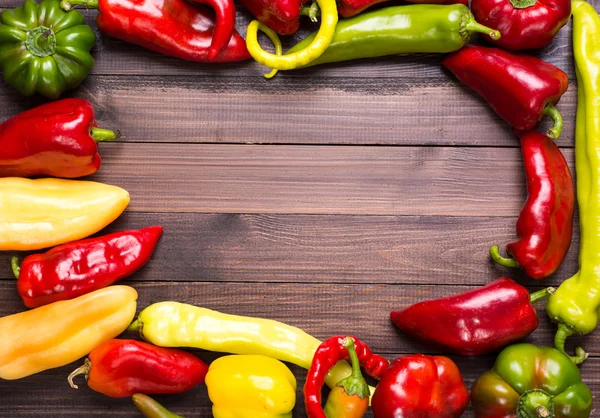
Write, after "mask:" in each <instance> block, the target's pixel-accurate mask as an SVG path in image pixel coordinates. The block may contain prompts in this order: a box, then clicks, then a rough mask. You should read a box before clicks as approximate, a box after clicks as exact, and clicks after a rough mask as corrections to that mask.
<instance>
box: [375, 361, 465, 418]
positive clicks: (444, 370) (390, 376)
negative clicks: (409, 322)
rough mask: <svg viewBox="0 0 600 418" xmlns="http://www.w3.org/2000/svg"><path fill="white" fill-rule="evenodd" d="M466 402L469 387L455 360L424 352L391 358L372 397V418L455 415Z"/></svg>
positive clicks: (438, 417) (441, 417)
mask: <svg viewBox="0 0 600 418" xmlns="http://www.w3.org/2000/svg"><path fill="white" fill-rule="evenodd" d="M468 405H469V391H468V390H467V387H466V386H465V383H464V382H463V379H462V376H461V374H460V371H459V370H458V367H456V364H454V362H453V361H452V360H450V359H449V358H447V357H441V356H435V357H433V356H425V355H423V354H415V355H411V356H405V357H400V358H398V359H396V360H394V361H393V362H392V363H391V364H390V365H389V367H388V368H387V369H386V370H385V371H384V372H383V374H382V376H381V379H380V380H379V383H378V384H377V387H376V388H375V393H374V394H373V399H372V400H371V406H372V408H373V416H374V417H375V418H399V417H402V418H422V417H435V418H458V417H460V416H462V414H463V413H464V411H465V410H466V409H467V406H468Z"/></svg>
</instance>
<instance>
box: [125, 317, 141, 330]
mask: <svg viewBox="0 0 600 418" xmlns="http://www.w3.org/2000/svg"><path fill="white" fill-rule="evenodd" d="M141 329H142V321H140V320H139V319H136V320H135V321H133V322H132V323H131V324H130V325H129V326H128V327H127V331H129V332H140V331H141Z"/></svg>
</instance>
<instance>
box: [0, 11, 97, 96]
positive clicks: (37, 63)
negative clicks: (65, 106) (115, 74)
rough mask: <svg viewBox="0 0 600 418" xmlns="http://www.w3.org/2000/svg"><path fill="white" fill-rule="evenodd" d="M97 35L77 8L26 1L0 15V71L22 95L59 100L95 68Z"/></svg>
mask: <svg viewBox="0 0 600 418" xmlns="http://www.w3.org/2000/svg"><path fill="white" fill-rule="evenodd" d="M95 43H96V34H95V33H94V31H93V30H92V28H90V27H89V26H87V25H85V24H84V21H83V15H82V14H81V13H79V12H77V11H72V12H68V13H67V12H64V11H63V10H61V8H60V6H59V0H43V1H42V2H41V3H40V4H38V3H37V2H36V1H35V0H25V2H24V4H23V6H21V7H17V8H16V9H9V10H4V11H3V12H2V13H1V14H0V69H2V71H3V73H4V80H6V82H8V83H9V84H10V85H11V86H13V87H15V88H16V89H17V90H18V91H19V92H20V93H21V94H23V95H25V96H32V95H34V94H35V93H39V94H41V95H43V96H45V97H47V98H49V99H58V98H59V97H60V95H61V94H62V93H63V92H64V91H66V90H70V89H73V88H75V87H77V86H78V85H79V84H81V82H82V81H83V80H84V79H85V78H86V77H87V75H88V73H89V71H90V70H91V69H92V67H93V66H94V59H93V58H92V56H91V55H90V50H91V49H92V47H93V46H94V44H95Z"/></svg>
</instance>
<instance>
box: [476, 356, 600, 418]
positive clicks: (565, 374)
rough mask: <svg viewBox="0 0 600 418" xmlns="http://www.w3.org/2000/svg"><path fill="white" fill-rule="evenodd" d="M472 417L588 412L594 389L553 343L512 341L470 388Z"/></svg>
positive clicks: (541, 417) (565, 417)
mask: <svg viewBox="0 0 600 418" xmlns="http://www.w3.org/2000/svg"><path fill="white" fill-rule="evenodd" d="M471 402H472V403H473V409H474V411H475V417H476V418H492V417H494V418H495V417H516V418H587V417H589V416H590V412H591V410H592V393H591V392H590V390H589V389H588V387H587V386H586V385H585V384H584V383H582V382H581V376H580V374H579V369H578V368H577V366H576V365H575V364H573V362H572V361H571V359H570V358H569V357H568V356H566V355H564V354H563V353H561V352H560V351H558V350H556V349H554V348H551V347H536V346H534V345H531V344H516V345H512V346H509V347H507V348H505V349H504V350H502V352H501V353H500V354H499V356H498V358H497V359H496V363H495V364H494V368H493V369H492V370H490V371H488V372H486V373H484V374H483V375H481V376H480V377H479V379H477V380H476V381H475V384H474V385H473V388H472V389H471Z"/></svg>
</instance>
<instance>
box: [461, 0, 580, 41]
mask: <svg viewBox="0 0 600 418" xmlns="http://www.w3.org/2000/svg"><path fill="white" fill-rule="evenodd" d="M471 10H472V11H473V14H474V15H475V19H477V21H478V22H480V23H481V24H483V25H486V26H490V27H492V28H495V29H497V30H499V31H500V33H501V34H502V37H500V39H491V38H490V37H487V39H488V41H490V42H493V43H495V44H496V45H499V46H501V47H502V48H505V49H510V50H513V51H517V50H523V49H535V48H543V47H545V46H546V45H548V44H549V43H550V42H551V41H552V39H553V38H554V36H555V35H556V34H557V33H558V31H559V30H560V29H561V28H562V27H563V26H565V25H566V24H567V23H568V22H569V19H570V17H571V0H473V1H472V2H471Z"/></svg>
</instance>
